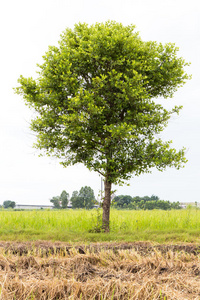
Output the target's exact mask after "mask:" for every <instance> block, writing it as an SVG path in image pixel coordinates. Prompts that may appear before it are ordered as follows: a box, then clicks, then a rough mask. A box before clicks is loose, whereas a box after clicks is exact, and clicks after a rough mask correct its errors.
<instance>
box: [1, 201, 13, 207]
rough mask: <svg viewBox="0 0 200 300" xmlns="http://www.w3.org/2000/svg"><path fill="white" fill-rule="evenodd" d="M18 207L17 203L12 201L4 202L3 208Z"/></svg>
mask: <svg viewBox="0 0 200 300" xmlns="http://www.w3.org/2000/svg"><path fill="white" fill-rule="evenodd" d="M15 205H16V203H15V201H11V200H6V201H4V202H3V207H4V208H14V207H15Z"/></svg>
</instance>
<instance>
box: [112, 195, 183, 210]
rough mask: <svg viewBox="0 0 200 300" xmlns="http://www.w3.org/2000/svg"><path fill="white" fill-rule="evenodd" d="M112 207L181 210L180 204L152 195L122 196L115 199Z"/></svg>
mask: <svg viewBox="0 0 200 300" xmlns="http://www.w3.org/2000/svg"><path fill="white" fill-rule="evenodd" d="M112 207H115V208H117V209H135V210H136V209H143V210H152V209H163V210H169V209H181V206H180V203H179V202H170V201H166V200H160V199H159V197H158V196H155V195H152V196H151V197H149V196H144V197H139V196H136V197H131V196H129V195H120V196H116V197H114V199H113V201H112Z"/></svg>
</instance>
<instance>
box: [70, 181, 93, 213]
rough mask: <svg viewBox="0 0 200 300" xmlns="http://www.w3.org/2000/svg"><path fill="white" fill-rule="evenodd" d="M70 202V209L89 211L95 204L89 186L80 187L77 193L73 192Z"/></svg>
mask: <svg viewBox="0 0 200 300" xmlns="http://www.w3.org/2000/svg"><path fill="white" fill-rule="evenodd" d="M70 200H71V204H72V208H86V209H90V208H92V207H93V206H94V204H95V203H96V200H95V196H94V191H93V189H92V188H91V187H89V186H85V187H82V188H81V189H80V191H79V192H77V191H74V192H73V193H72V197H71V199H70Z"/></svg>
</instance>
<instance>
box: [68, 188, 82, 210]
mask: <svg viewBox="0 0 200 300" xmlns="http://www.w3.org/2000/svg"><path fill="white" fill-rule="evenodd" d="M70 201H71V204H72V208H79V207H80V204H79V199H78V191H73V193H72V196H71V199H70Z"/></svg>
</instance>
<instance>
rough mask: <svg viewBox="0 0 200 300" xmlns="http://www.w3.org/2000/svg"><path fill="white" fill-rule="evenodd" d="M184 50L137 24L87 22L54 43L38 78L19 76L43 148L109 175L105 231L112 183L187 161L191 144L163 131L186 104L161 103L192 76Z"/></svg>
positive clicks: (66, 162) (68, 161) (66, 163)
mask: <svg viewBox="0 0 200 300" xmlns="http://www.w3.org/2000/svg"><path fill="white" fill-rule="evenodd" d="M177 53H178V48H177V47H175V45H174V44H171V43H168V44H165V45H162V44H161V43H157V42H155V41H148V42H146V41H142V39H141V38H140V36H139V34H138V33H137V32H135V26H133V25H130V26H123V25H122V24H121V23H117V22H111V21H109V22H106V23H96V24H94V25H91V26H88V25H87V24H86V23H83V24H81V23H79V24H76V25H75V26H74V29H73V30H72V29H69V28H68V29H66V30H65V31H64V32H63V34H62V36H61V39H60V41H59V44H58V47H55V46H52V47H49V51H48V52H46V53H45V55H44V56H43V64H41V65H39V68H40V71H39V72H38V78H37V79H36V80H34V79H33V78H32V77H29V78H25V77H23V76H21V77H20V78H19V84H20V87H18V88H17V89H16V92H17V93H18V94H20V95H22V96H23V98H24V100H25V102H26V103H27V104H28V105H29V106H30V108H33V109H34V111H36V114H35V115H36V118H35V119H34V120H32V122H31V129H32V130H33V131H34V132H36V134H37V143H36V147H37V148H38V149H40V150H44V152H45V153H47V154H48V155H55V156H56V157H58V158H60V160H61V161H62V164H63V165H64V166H65V167H66V166H69V165H73V164H76V163H83V164H84V165H85V166H86V167H87V168H88V169H89V170H94V171H96V172H98V173H99V174H101V176H103V177H104V186H105V197H104V201H103V217H102V224H103V228H104V230H105V231H109V226H110V222H109V220H110V204H111V186H112V184H117V183H119V182H124V180H127V179H129V178H130V177H131V176H138V175H140V174H142V173H146V172H149V171H150V170H151V169H152V168H154V167H155V168H157V169H158V170H159V171H163V170H165V169H166V167H175V168H177V169H179V168H180V167H182V166H183V165H184V163H185V162H186V158H185V157H184V154H185V149H181V150H179V151H176V149H174V148H171V147H170V146H171V141H162V140H161V139H160V138H159V135H158V134H159V133H160V132H162V131H163V130H164V129H165V127H166V126H167V124H168V121H169V119H170V118H171V117H172V115H174V114H178V113H179V111H180V109H181V106H179V107H177V106H175V107H174V108H172V109H171V110H167V109H166V108H164V106H163V105H162V104H159V103H158V102H156V101H155V99H156V98H159V99H160V100H159V101H160V102H161V103H163V102H166V100H165V101H163V98H169V97H172V96H173V94H174V92H176V90H177V89H178V88H179V87H181V86H182V85H183V84H184V83H185V82H186V80H187V79H188V78H189V76H188V75H187V74H186V73H185V71H184V67H185V66H187V65H188V64H187V63H186V62H185V61H184V59H182V58H179V57H178V55H177Z"/></svg>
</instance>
